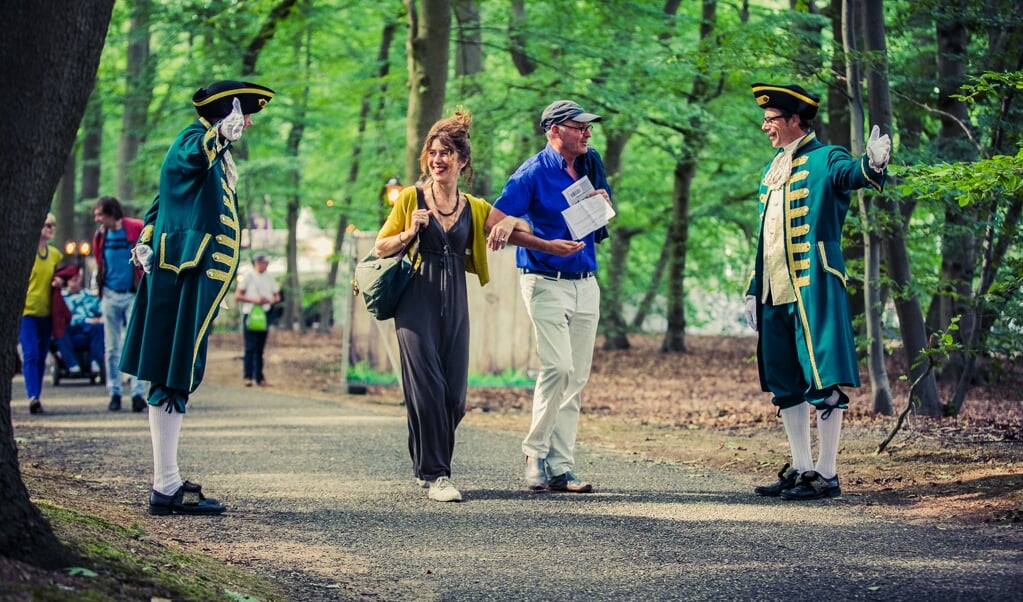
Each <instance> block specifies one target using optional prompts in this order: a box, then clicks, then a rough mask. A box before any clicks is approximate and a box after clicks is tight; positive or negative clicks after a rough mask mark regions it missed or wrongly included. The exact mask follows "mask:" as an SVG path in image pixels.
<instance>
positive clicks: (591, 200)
mask: <svg viewBox="0 0 1023 602" xmlns="http://www.w3.org/2000/svg"><path fill="white" fill-rule="evenodd" d="M561 194H562V195H563V196H564V197H565V200H566V201H568V209H565V210H564V211H562V212H561V215H562V216H563V217H564V218H565V223H566V224H567V225H568V230H569V232H571V233H572V238H574V239H575V240H579V239H580V238H583V237H585V236H586V235H587V234H589V233H590V232H593V231H594V230H597V229H599V228H602V227H604V226H606V225H607V222H608V220H610V219H611V218H612V217H614V216H615V210H614V209H612V208H611V204H610V203H608V202H607V201H605V200H604V196H603V195H601V194H600V193H598V192H597V191H596V190H595V189H594V188H593V183H592V182H590V179H589V178H588V177H587V176H583V177H581V178H579V179H578V180H576V181H575V182H574V183H573V184H572V185H571V186H569V187H568V188H566V189H564V190H562V191H561Z"/></svg>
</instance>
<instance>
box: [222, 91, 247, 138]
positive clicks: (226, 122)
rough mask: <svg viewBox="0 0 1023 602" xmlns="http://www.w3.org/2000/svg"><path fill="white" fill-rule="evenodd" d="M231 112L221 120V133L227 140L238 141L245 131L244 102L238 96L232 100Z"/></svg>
mask: <svg viewBox="0 0 1023 602" xmlns="http://www.w3.org/2000/svg"><path fill="white" fill-rule="evenodd" d="M231 106H232V107H233V108H232V109H231V112H230V113H228V114H227V117H224V118H223V119H222V120H221V121H220V135H221V136H223V137H224V138H225V139H226V140H230V141H231V142H237V141H238V140H241V137H242V132H244V131H245V115H244V114H243V113H242V103H241V102H239V101H238V98H237V97H236V98H234V99H233V100H232V101H231Z"/></svg>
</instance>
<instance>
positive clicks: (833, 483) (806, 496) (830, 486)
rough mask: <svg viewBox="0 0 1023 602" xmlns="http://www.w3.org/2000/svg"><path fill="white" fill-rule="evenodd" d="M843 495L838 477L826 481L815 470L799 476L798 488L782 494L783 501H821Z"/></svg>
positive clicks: (787, 490)
mask: <svg viewBox="0 0 1023 602" xmlns="http://www.w3.org/2000/svg"><path fill="white" fill-rule="evenodd" d="M840 495H842V488H841V487H839V485H838V475H835V476H834V477H833V478H830V479H825V478H824V477H822V476H821V475H819V474H817V471H815V470H808V471H806V472H804V473H803V474H801V475H799V480H798V481H797V482H796V486H795V487H792V488H791V489H785V490H784V491H782V492H781V499H783V500H819V499H822V498H826V497H838V496H840Z"/></svg>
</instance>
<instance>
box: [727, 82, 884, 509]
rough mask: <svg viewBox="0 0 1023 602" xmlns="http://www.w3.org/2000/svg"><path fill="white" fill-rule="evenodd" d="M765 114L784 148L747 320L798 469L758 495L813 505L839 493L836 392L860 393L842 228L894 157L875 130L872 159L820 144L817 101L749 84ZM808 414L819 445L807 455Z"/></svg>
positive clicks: (767, 180)
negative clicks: (855, 195)
mask: <svg viewBox="0 0 1023 602" xmlns="http://www.w3.org/2000/svg"><path fill="white" fill-rule="evenodd" d="M753 96H754V98H755V99H756V102H757V104H758V105H759V106H760V107H761V108H762V109H763V110H764V121H763V125H762V126H761V130H763V131H764V132H765V133H767V135H768V138H769V139H770V141H771V145H772V146H773V147H774V148H776V149H778V152H777V153H776V154H775V157H774V159H773V160H772V162H771V163H770V164H769V165H768V166H767V168H766V169H764V172H763V174H762V176H761V182H760V192H759V196H760V237H759V240H758V241H757V255H756V260H755V262H754V266H755V267H754V269H753V273H752V276H751V281H750V284H749V287H748V288H747V290H746V294H747V301H746V320H747V322H748V323H749V326H750V327H751V328H753V329H754V330H756V331H758V333H759V338H758V341H757V364H758V367H759V371H760V384H761V387H762V389H763V390H764V391H768V392H770V393H772V394H773V395H774V397H773V399H772V400H771V402H772V403H773V404H774V405H775V406H777V407H778V409H779V414H780V416H781V419H782V424H783V425H784V426H785V433H786V435H787V436H788V440H789V447H790V451H791V452H792V463H791V465H790V464H786V465H785V466H783V467H782V469H781V471H780V472H779V473H778V482H776V483H774V484H773V485H765V486H761V487H757V488H756V489H755V492H756V493H757V494H759V495H765V496H780V497H782V498H783V499H789V500H809V499H818V498H824V497H835V496H838V495H841V493H842V490H841V488H840V487H839V483H838V473H837V469H836V468H835V464H836V459H837V455H838V442H839V435H840V433H841V430H842V414H843V411H844V410H845V409H846V408H848V407H849V405H848V401H849V398H848V396H846V394H845V393H843V392H842V390H841V389H840V387H843V386H845V387H858V386H860V377H859V369H858V367H857V365H856V346H855V338H854V335H853V330H852V323H851V319H850V314H849V298H848V294H847V292H846V279H847V275H846V271H845V263H844V261H843V258H842V242H841V239H842V224H843V223H844V222H845V216H846V213H847V212H848V210H849V202H850V193H851V191H853V190H857V189H860V188H867V187H870V188H874V189H875V190H878V191H880V190H881V189H882V187H883V186H884V181H885V177H886V175H887V171H886V169H887V164H888V158H889V154H890V152H891V140H890V139H889V137H888V135H887V134H885V135H884V136H880V135H879V134H880V131H879V128H878V127H877V126H874V128H873V130H872V132H871V135H870V141H869V142H868V143H867V152H866V155H864V156H863V157H861V158H859V159H853V158H852V157H851V156H850V155H849V151H847V150H846V149H844V148H842V147H840V146H826V145H824V144H822V143H821V142H820V141H819V140H817V136H816V134H815V133H814V131H813V127H812V125H811V121H812V119H813V118H814V117H815V116H816V114H817V109H818V106H819V99H818V97H817V96H815V95H813V94H810V93H809V92H807V91H806V90H804V89H803V88H801V87H800V86H797V85H776V84H753ZM810 406H813V407H814V408H816V412H817V431H818V436H819V439H820V446H819V455H818V459H817V462H816V464H814V462H813V457H812V454H811V451H810Z"/></svg>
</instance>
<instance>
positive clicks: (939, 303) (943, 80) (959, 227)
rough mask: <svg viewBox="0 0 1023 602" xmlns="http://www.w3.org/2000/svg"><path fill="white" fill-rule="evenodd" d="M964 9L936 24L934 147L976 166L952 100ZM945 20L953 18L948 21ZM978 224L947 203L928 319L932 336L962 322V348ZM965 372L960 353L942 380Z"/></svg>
mask: <svg viewBox="0 0 1023 602" xmlns="http://www.w3.org/2000/svg"><path fill="white" fill-rule="evenodd" d="M966 4H967V3H966V2H965V0H956V1H953V2H950V3H948V5H947V6H948V9H947V10H946V11H945V13H944V15H942V16H941V17H939V21H938V23H937V24H936V36H937V42H938V56H937V65H938V81H937V85H938V109H939V110H940V114H939V115H940V118H941V131H940V132H939V134H938V139H937V141H936V146H937V149H938V158H939V159H940V160H943V161H949V162H953V161H972V160H974V159H975V158H976V152H975V151H974V149H973V147H972V146H971V145H970V144H969V142H968V141H967V140H966V137H965V136H964V134H963V129H962V128H963V127H967V128H970V127H971V126H970V124H969V113H968V109H967V104H966V101H964V100H960V99H956V98H953V95H955V94H958V93H959V88H960V87H961V86H962V84H964V83H965V82H966V69H967V63H966V60H967V55H966V53H967V45H968V42H969V32H968V31H967V30H966V26H965V24H964V23H963V22H962V21H960V20H959V19H960V18H961V15H962V14H964V11H965V8H966ZM945 15H953V17H951V18H946V17H945ZM971 129H972V128H971ZM980 219H982V217H981V216H979V215H977V214H976V208H975V207H971V206H967V207H960V206H959V204H958V203H957V202H956V200H955V199H952V198H949V199H947V200H946V209H945V228H944V231H943V233H942V236H941V275H940V281H941V283H942V284H943V287H944V291H943V292H939V293H938V294H937V295H936V298H935V299H934V300H933V301H932V303H933V304H934V305H935V306H936V307H935V308H934V310H933V311H932V313H931V316H930V317H931V318H932V319H935V320H936V322H932V323H930V324H929V326H930V329H931V330H932V331H934V330H942V329H945V328H947V327H948V325H949V323H950V322H951V320H952V318H953V317H954V316H962V319H961V320H960V322H959V330H958V331H957V332H956V333H955V334H954V336H955V338H956V340H957V342H958V343H960V344H961V345H963V346H965V345H967V344H968V341H969V340H970V339H971V337H972V334H973V324H972V320H971V319H969V314H970V307H969V299H970V298H971V296H972V284H973V278H974V276H975V274H976V260H977V238H976V236H975V235H974V234H973V233H972V231H973V228H972V227H971V226H972V225H973V224H974V223H976V222H977V221H978V220H980ZM964 366H965V356H964V355H963V354H962V353H959V352H957V353H953V354H952V355H951V356H950V357H949V361H948V362H947V363H946V364H945V365H944V366H942V367H941V370H940V376H941V377H942V378H943V379H944V378H947V379H950V380H952V381H955V380H958V379H959V378H960V377H961V375H962V371H963V368H964Z"/></svg>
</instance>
